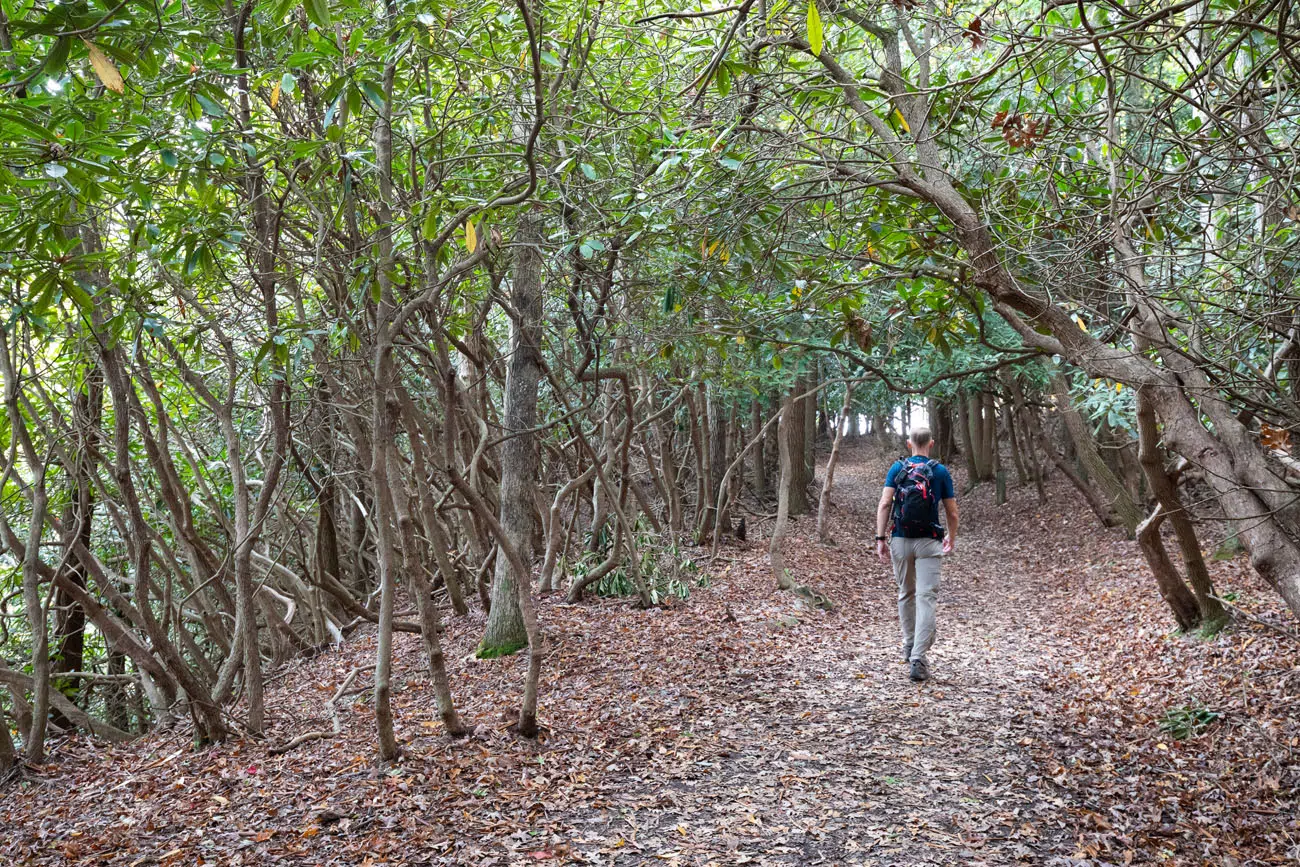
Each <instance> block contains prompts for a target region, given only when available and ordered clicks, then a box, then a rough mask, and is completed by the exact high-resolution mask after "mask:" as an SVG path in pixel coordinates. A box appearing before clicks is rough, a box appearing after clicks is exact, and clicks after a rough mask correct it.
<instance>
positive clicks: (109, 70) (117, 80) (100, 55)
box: [81, 36, 126, 93]
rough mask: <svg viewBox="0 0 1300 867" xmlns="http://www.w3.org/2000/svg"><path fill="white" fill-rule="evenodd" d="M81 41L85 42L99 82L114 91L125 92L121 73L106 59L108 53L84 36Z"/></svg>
mask: <svg viewBox="0 0 1300 867" xmlns="http://www.w3.org/2000/svg"><path fill="white" fill-rule="evenodd" d="M81 41H82V42H84V43H86V50H87V51H89V52H90V66H91V68H92V69H94V70H95V75H96V76H98V77H99V80H100V83H101V84H103V85H104V86H105V87H107V88H108V89H109V90H111V91H113V92H114V93H125V92H126V85H125V84H123V83H122V73H120V72H118V71H117V67H116V66H114V65H113V61H111V60H109V59H108V55H107V54H105V53H104V52H102V51H100V50H99V46H98V45H96V44H95V43H93V42H91V41H90V40H89V39H87V38H85V37H84V36H83V37H82V38H81Z"/></svg>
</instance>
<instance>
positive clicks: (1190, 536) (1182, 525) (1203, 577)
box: [1137, 386, 1227, 628]
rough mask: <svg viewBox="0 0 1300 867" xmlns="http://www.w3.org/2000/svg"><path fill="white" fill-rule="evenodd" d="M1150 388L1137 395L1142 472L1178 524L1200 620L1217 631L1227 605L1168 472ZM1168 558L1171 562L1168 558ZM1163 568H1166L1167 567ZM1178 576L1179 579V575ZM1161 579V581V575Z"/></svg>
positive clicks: (1224, 615) (1184, 563) (1158, 501)
mask: <svg viewBox="0 0 1300 867" xmlns="http://www.w3.org/2000/svg"><path fill="white" fill-rule="evenodd" d="M1147 389H1148V386H1142V387H1139V388H1138V392H1137V422H1138V461H1139V462H1140V463H1141V465H1142V471H1143V473H1144V474H1145V475H1146V478H1147V481H1148V482H1149V483H1150V484H1151V492H1152V494H1154V495H1155V498H1156V502H1157V503H1158V504H1159V508H1161V509H1162V510H1163V514H1164V515H1165V516H1166V517H1168V518H1169V520H1170V522H1171V523H1172V524H1173V525H1174V534H1175V536H1176V537H1177V539H1178V551H1179V553H1180V554H1181V555H1182V560H1183V568H1184V569H1185V570H1186V571H1187V578H1188V583H1190V584H1191V585H1192V593H1193V595H1194V596H1195V598H1196V606H1197V609H1198V611H1199V617H1198V619H1199V621H1200V622H1201V623H1204V624H1205V625H1206V626H1207V627H1210V628H1215V627H1218V626H1219V625H1221V624H1222V623H1223V621H1224V620H1225V619H1226V617H1227V614H1226V612H1225V611H1224V610H1223V605H1222V604H1221V603H1220V602H1219V600H1218V599H1217V598H1215V597H1216V594H1215V592H1214V584H1213V582H1212V581H1211V580H1210V571H1209V569H1208V568H1206V565H1205V556H1204V555H1203V554H1202V553H1201V546H1200V543H1199V542H1198V541H1197V539H1196V528H1195V526H1193V524H1192V520H1191V517H1190V516H1189V515H1188V514H1187V510H1186V509H1185V508H1184V507H1183V504H1182V501H1181V499H1180V498H1179V496H1178V488H1177V486H1176V485H1175V484H1174V480H1173V478H1172V477H1171V476H1170V475H1169V471H1168V470H1166V469H1165V461H1164V456H1163V453H1162V450H1161V448H1160V434H1159V432H1158V430H1157V427H1156V413H1155V408H1154V407H1153V406H1152V405H1151V399H1150V396H1149V394H1148V392H1147ZM1153 514H1154V513H1153ZM1148 520H1150V519H1148ZM1156 541H1157V542H1158V543H1159V544H1160V547H1161V548H1162V549H1163V547H1164V543H1163V541H1161V540H1160V539H1159V538H1158V537H1157V539H1156ZM1143 550H1144V551H1145V550H1146V549H1145V548H1144V549H1143ZM1165 559H1166V560H1167V559H1168V556H1167V555H1166V557H1165ZM1148 562H1150V558H1148ZM1158 565H1159V564H1157V563H1155V562H1151V568H1152V570H1153V571H1155V570H1156V569H1157V568H1158ZM1159 567H1160V568H1163V566H1159ZM1171 568H1172V567H1171ZM1175 577H1177V576H1176V575H1175ZM1157 579H1159V576H1158V575H1157ZM1179 583H1180V584H1181V583H1182V579H1179ZM1178 613H1179V612H1178V611H1175V616H1177V615H1178Z"/></svg>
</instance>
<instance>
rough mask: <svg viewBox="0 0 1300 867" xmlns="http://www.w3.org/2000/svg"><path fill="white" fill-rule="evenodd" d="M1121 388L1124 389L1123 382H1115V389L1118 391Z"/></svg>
mask: <svg viewBox="0 0 1300 867" xmlns="http://www.w3.org/2000/svg"><path fill="white" fill-rule="evenodd" d="M1123 390H1124V383H1122V382H1117V383H1115V391H1117V392H1120V391H1123Z"/></svg>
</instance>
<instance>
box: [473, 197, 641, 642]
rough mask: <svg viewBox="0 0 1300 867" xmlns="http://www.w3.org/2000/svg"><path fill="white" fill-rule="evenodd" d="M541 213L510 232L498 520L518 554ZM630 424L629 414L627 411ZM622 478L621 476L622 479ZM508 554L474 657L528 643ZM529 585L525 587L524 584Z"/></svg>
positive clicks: (529, 482) (533, 450) (526, 553)
mask: <svg viewBox="0 0 1300 867" xmlns="http://www.w3.org/2000/svg"><path fill="white" fill-rule="evenodd" d="M543 240H544V239H543V237H542V217H541V215H540V214H536V213H534V212H532V211H525V212H524V213H522V214H520V216H519V229H518V232H517V234H516V239H515V246H516V250H515V260H514V277H513V280H512V281H511V287H510V303H511V306H512V307H513V308H514V316H515V317H517V318H514V317H512V319H511V321H510V364H509V366H508V367H507V369H506V388H505V412H504V413H503V418H502V422H503V428H504V434H505V435H506V436H507V437H509V439H507V440H506V441H505V442H504V443H502V445H501V503H500V514H499V516H498V522H499V523H500V524H501V528H502V530H503V531H504V532H505V534H506V537H507V538H508V539H509V540H510V544H511V545H512V546H513V549H514V551H515V553H517V554H518V557H519V559H520V560H521V561H522V562H523V563H525V564H527V563H529V562H530V561H531V560H532V555H533V552H532V548H531V543H532V539H533V508H532V499H533V491H534V490H535V489H536V487H537V485H538V478H537V443H536V441H537V434H536V433H535V432H534V431H533V428H535V427H536V426H537V387H538V383H539V382H540V381H541V375H542V369H541V349H540V346H541V325H542V256H541V244H542V242H543ZM627 423H628V424H631V423H632V421H631V419H628V421H627ZM625 483H626V482H625ZM513 565H514V564H512V563H511V561H510V558H508V557H501V558H499V559H498V560H497V568H496V576H495V577H494V579H493V581H492V610H491V612H490V613H489V614H488V622H487V629H486V630H485V632H484V634H483V641H482V642H481V643H480V644H479V647H478V651H477V653H478V656H479V657H480V658H484V659H486V658H491V657H496V656H504V655H507V654H511V653H514V652H515V651H517V650H520V649H522V648H523V647H525V646H527V644H528V632H527V629H526V624H525V623H524V618H523V612H522V610H521V609H520V606H519V598H520V594H519V588H518V587H516V586H515V582H516V581H524V582H527V581H529V580H530V578H529V575H528V573H527V572H525V573H524V574H522V575H516V574H514V572H515V570H514V568H513ZM528 589H529V592H530V593H531V588H528Z"/></svg>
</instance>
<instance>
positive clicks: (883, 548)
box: [876, 539, 889, 563]
mask: <svg viewBox="0 0 1300 867" xmlns="http://www.w3.org/2000/svg"><path fill="white" fill-rule="evenodd" d="M876 557H878V558H879V559H880V562H881V563H888V562H889V543H888V542H886V541H885V540H884V539H877V540H876Z"/></svg>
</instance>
